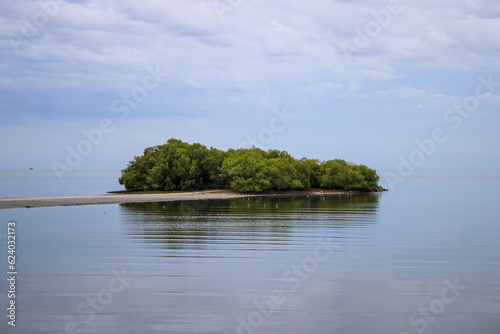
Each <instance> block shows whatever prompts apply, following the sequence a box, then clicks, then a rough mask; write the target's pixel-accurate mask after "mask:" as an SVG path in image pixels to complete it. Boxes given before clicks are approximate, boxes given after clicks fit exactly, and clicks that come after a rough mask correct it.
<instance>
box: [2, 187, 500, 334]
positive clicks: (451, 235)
mask: <svg viewBox="0 0 500 334" xmlns="http://www.w3.org/2000/svg"><path fill="white" fill-rule="evenodd" d="M499 195H500V179H496V178H488V179H478V178H466V179H459V178H432V179H427V178H423V179H408V180H406V181H405V182H403V183H401V184H399V185H398V187H397V189H396V190H394V191H391V192H385V193H381V194H367V195H362V196H350V197H340V198H339V197H324V198H323V197H314V198H313V197H311V198H307V197H297V198H281V199H267V198H262V199H259V198H256V199H249V200H247V199H234V200H224V201H186V202H167V203H142V204H122V205H99V206H78V207H60V208H32V209H13V210H0V219H1V222H2V226H4V227H2V231H1V233H2V234H3V235H2V236H1V237H0V240H2V243H0V247H1V248H6V238H5V232H6V223H7V222H8V221H9V220H11V219H14V220H16V221H17V226H18V232H17V233H18V245H17V246H18V277H19V278H18V290H19V296H18V298H17V301H18V304H19V308H18V326H16V328H15V329H12V328H10V326H7V325H6V321H5V322H3V323H1V324H0V329H1V332H2V333H61V332H63V333H64V332H67V333H71V332H72V330H80V331H81V333H396V334H399V333H419V332H425V333H464V334H465V333H498V332H500V320H499V319H500V317H499V315H500V283H499V282H500V246H499V243H498V240H499V237H500V227H499V226H500V225H499V222H500V209H499V207H498V204H497V202H498V198H500V196H499ZM4 230H5V231H4ZM4 252H6V251H5V250H4ZM0 269H1V271H2V272H7V270H6V261H2V262H1V265H0ZM450 286H452V287H454V288H450ZM7 288H8V287H7V285H6V282H5V281H2V283H1V284H0V289H1V291H5V292H6V291H7ZM443 291H444V292H445V293H444V294H443ZM0 300H1V303H2V304H4V305H5V303H6V294H5V293H1V294H0ZM426 312H427V313H426Z"/></svg>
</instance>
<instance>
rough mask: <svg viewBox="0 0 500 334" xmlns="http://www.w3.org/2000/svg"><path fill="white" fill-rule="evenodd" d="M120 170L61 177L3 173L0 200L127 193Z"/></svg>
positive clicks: (32, 173) (0, 172) (47, 174)
mask: <svg viewBox="0 0 500 334" xmlns="http://www.w3.org/2000/svg"><path fill="white" fill-rule="evenodd" d="M119 177H120V172H119V171H112V172H110V171H106V172H71V173H66V174H64V175H63V176H62V177H60V178H58V177H57V175H56V174H55V173H54V172H51V171H22V172H5V171H3V172H2V171H0V198H2V197H3V198H9V197H10V198H12V197H21V198H22V197H55V196H82V195H102V194H105V193H107V192H108V191H116V190H124V189H125V188H124V187H123V186H121V185H120V184H118V178H119Z"/></svg>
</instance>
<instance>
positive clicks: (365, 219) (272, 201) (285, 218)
mask: <svg viewBox="0 0 500 334" xmlns="http://www.w3.org/2000/svg"><path fill="white" fill-rule="evenodd" d="M379 196H380V194H373V193H368V194H359V195H353V196H340V197H337V196H325V197H321V196H310V197H307V196H298V197H294V198H291V197H264V196H263V197H261V198H258V197H257V198H237V199H229V200H197V201H174V202H160V203H125V204H120V208H121V213H122V221H123V223H124V225H125V230H124V233H125V234H126V235H128V236H129V237H130V238H137V239H140V240H143V241H144V242H145V243H146V244H149V246H152V247H161V248H168V249H184V248H193V249H205V248H209V247H213V246H214V244H219V245H223V244H239V245H249V246H251V245H252V244H258V243H263V242H265V243H267V244H269V245H273V246H279V245H283V244H288V243H289V242H290V240H291V239H293V238H294V237H296V234H297V233H300V232H303V231H304V227H306V228H311V229H315V228H321V229H322V233H324V234H325V235H324V236H325V237H335V236H341V235H342V233H343V230H345V229H348V228H359V227H363V226H368V225H372V224H374V222H375V220H376V212H377V208H378V197H379ZM323 230H324V231H323ZM294 235H295V236H294Z"/></svg>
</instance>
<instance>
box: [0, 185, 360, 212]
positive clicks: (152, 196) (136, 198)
mask: <svg viewBox="0 0 500 334" xmlns="http://www.w3.org/2000/svg"><path fill="white" fill-rule="evenodd" d="M349 194H355V192H353V191H342V190H309V191H283V192H277V191H276V192H269V193H263V194H245V193H237V192H232V191H228V190H203V191H190V192H157V193H115V194H107V195H97V196H70V197H38V198H7V199H2V198H0V209H14V208H37V207H48V206H70V205H96V204H116V203H144V202H168V201H186V200H206V199H229V198H239V197H271V196H272V197H277V196H281V197H285V196H308V195H310V196H328V195H349Z"/></svg>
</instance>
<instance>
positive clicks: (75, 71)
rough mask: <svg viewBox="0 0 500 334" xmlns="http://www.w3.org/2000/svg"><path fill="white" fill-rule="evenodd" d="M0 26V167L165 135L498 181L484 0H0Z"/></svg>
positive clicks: (96, 163)
mask: <svg viewBox="0 0 500 334" xmlns="http://www.w3.org/2000/svg"><path fill="white" fill-rule="evenodd" d="M0 24H1V27H2V29H1V35H0V36H1V37H0V59H1V62H0V71H1V72H0V142H1V144H0V157H1V159H0V170H26V169H28V167H34V168H35V169H37V170H52V169H53V168H54V166H56V167H58V168H63V169H64V168H67V169H68V170H69V169H71V170H119V169H122V168H124V167H125V166H126V164H127V162H128V161H129V160H130V159H131V158H132V157H133V156H134V155H140V154H141V153H142V150H143V149H144V148H145V147H148V146H153V145H158V144H162V143H164V142H165V141H166V140H167V139H168V138H171V137H174V138H178V139H181V140H184V141H187V142H190V143H191V142H200V143H202V144H205V145H206V146H209V147H210V146H214V147H217V148H221V149H227V148H230V147H239V146H248V145H250V146H251V145H252V144H254V145H256V146H258V147H261V148H263V149H269V148H277V149H280V150H286V151H288V152H289V153H291V154H292V155H293V156H295V157H297V158H300V157H303V156H307V157H310V158H319V159H323V160H326V159H332V158H343V159H346V160H348V161H352V162H355V163H363V164H366V165H368V166H371V167H374V168H376V169H378V170H387V169H392V170H394V169H398V167H399V166H400V165H401V163H402V161H403V160H405V161H407V162H408V163H409V164H412V165H413V166H414V167H415V168H416V169H422V170H423V169H425V170H428V169H497V170H499V169H500V150H499V146H500V131H499V130H500V115H499V112H500V108H499V101H500V98H499V97H500V67H499V65H500V58H499V55H500V37H499V34H498V31H499V28H500V3H499V2H498V1H494V0H439V1H430V0H422V1H411V0H400V1H398V0H392V1H379V0H364V1H346V0H313V1H304V0H303V1H299V0H273V1H271V0H267V1H264V0H220V1H218V0H215V1H214V0H161V1H160V0H144V1H138V0H135V1H132V0H121V1H118V0H116V1H112V0H102V1H91V0H88V1H86V0H78V1H76V0H75V1H70V0H59V1H56V0H42V2H38V1H25V0H23V1H7V0H1V1H0ZM418 143H420V144H418Z"/></svg>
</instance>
